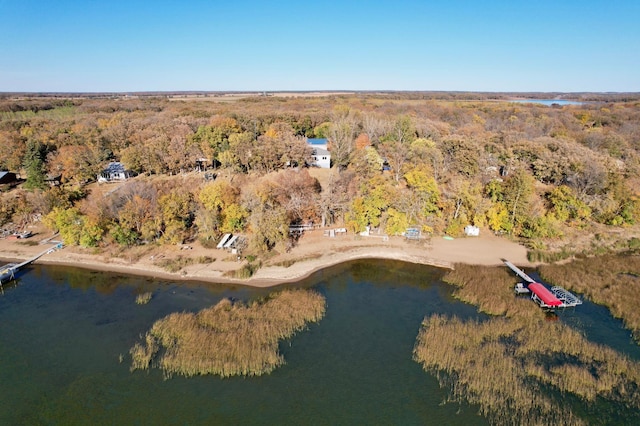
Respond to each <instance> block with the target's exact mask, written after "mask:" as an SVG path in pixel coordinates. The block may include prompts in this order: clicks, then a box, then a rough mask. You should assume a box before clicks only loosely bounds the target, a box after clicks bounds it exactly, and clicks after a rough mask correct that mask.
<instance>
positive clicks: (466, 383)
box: [414, 265, 640, 425]
mask: <svg viewBox="0 0 640 426" xmlns="http://www.w3.org/2000/svg"><path fill="white" fill-rule="evenodd" d="M446 279H447V281H448V282H451V283H453V284H455V285H457V286H458V287H459V288H458V289H457V290H456V293H455V294H456V297H458V298H460V299H462V300H465V301H467V302H470V303H473V304H476V305H478V306H479V307H480V309H481V310H482V311H484V312H487V313H490V314H492V315H502V316H501V317H493V318H490V319H489V320H486V321H466V322H465V321H462V320H460V319H458V318H456V317H453V318H448V317H446V316H441V315H433V316H431V317H429V318H425V320H424V322H423V324H422V328H421V330H420V332H419V335H418V338H417V341H416V345H415V348H414V359H415V360H416V361H417V362H419V363H421V364H422V365H423V367H424V368H425V370H427V371H431V372H434V373H436V374H437V376H438V379H439V381H440V384H441V386H449V387H450V388H451V397H452V398H453V399H454V400H462V399H465V400H467V401H469V402H470V403H472V404H478V405H479V406H480V412H481V414H483V415H485V416H486V417H487V418H488V419H489V420H490V421H491V422H492V423H494V424H532V425H533V424H550V425H551V424H582V423H584V422H583V421H582V419H581V418H580V417H579V416H578V415H577V414H576V413H574V412H571V411H570V410H568V409H567V407H566V406H565V404H562V402H561V401H558V400H557V399H556V398H554V397H552V395H553V393H552V392H548V390H549V389H550V388H551V389H555V390H557V391H558V392H560V394H561V395H563V397H565V396H569V395H571V396H572V397H575V398H578V399H581V400H582V401H583V402H584V403H593V402H594V401H595V400H596V399H604V400H609V401H611V402H613V403H620V404H623V405H625V406H627V407H633V408H640V393H639V392H638V390H639V389H640V364H639V363H637V362H633V361H631V360H629V359H628V358H627V357H625V356H623V355H621V354H619V353H618V352H616V351H614V350H612V349H610V348H608V347H605V346H602V345H598V344H595V343H592V342H589V341H588V340H587V339H586V338H585V337H584V336H583V335H582V334H580V333H579V332H578V331H576V330H574V329H572V328H571V327H569V326H567V325H565V324H563V323H561V322H550V321H545V314H544V312H542V311H541V310H540V309H539V308H538V307H537V306H536V305H535V304H533V303H531V302H530V301H528V300H525V299H514V296H513V293H512V292H511V285H512V284H513V281H514V280H513V279H511V282H510V283H509V280H508V274H507V273H506V272H505V271H504V269H503V268H500V269H499V268H490V267H478V266H473V267H472V266H464V265H459V266H458V267H457V268H456V270H455V271H453V272H451V273H449V274H448V275H447V277H446ZM507 293H510V296H509V297H510V300H508V301H507V300H506V294H507Z"/></svg>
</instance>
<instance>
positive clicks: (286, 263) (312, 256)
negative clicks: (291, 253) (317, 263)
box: [272, 253, 322, 268]
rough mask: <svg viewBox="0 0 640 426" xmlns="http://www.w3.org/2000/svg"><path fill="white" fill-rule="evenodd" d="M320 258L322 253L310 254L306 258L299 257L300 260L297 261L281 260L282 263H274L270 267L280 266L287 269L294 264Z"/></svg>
mask: <svg viewBox="0 0 640 426" xmlns="http://www.w3.org/2000/svg"><path fill="white" fill-rule="evenodd" d="M321 257H322V253H318V254H310V255H308V256H305V257H300V258H297V259H289V260H283V261H282V262H278V263H274V264H273V265H272V266H281V267H283V268H289V267H291V266H293V265H295V264H296V263H299V262H305V261H308V260H315V259H320V258H321Z"/></svg>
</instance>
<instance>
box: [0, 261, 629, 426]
mask: <svg viewBox="0 0 640 426" xmlns="http://www.w3.org/2000/svg"><path fill="white" fill-rule="evenodd" d="M443 274H444V271H442V270H439V269H437V268H431V267H424V266H418V265H410V264H406V263H401V262H393V261H379V260H365V261H356V262H351V263H347V264H343V265H339V266H335V267H332V268H328V269H326V270H324V271H320V272H318V273H316V274H314V275H313V276H311V277H310V278H308V279H306V280H303V281H301V282H300V283H298V284H296V286H298V287H305V288H313V289H315V290H316V291H318V292H319V293H321V294H323V295H324V296H325V297H326V301H327V311H326V315H325V317H324V318H323V319H322V320H321V321H320V322H319V323H318V324H312V325H310V326H309V328H308V330H305V331H302V332H300V333H299V334H297V335H296V336H294V337H293V338H292V339H291V340H289V341H286V342H283V343H282V344H281V353H282V354H283V355H284V358H285V360H286V364H285V365H284V366H282V367H280V368H278V369H277V370H276V371H274V372H273V373H272V374H271V375H268V376H263V377H257V378H230V379H220V378H218V377H217V376H204V377H196V378H189V379H187V378H182V377H174V378H172V379H169V380H164V379H163V377H162V373H161V372H160V371H158V370H156V369H152V370H150V371H149V372H141V371H136V372H133V373H131V372H130V371H129V366H130V358H129V357H128V350H129V348H130V347H131V346H133V344H134V343H135V342H137V341H139V339H140V335H141V334H144V333H145V332H146V331H147V330H148V329H149V328H150V327H151V325H152V324H153V322H154V321H156V320H157V319H159V318H162V317H164V316H165V315H167V314H169V313H171V312H179V311H197V310H200V309H202V308H204V307H208V306H211V305H213V304H215V303H216V302H217V301H219V300H220V299H222V298H225V297H234V298H239V299H243V300H249V299H253V298H257V297H261V296H264V295H265V294H267V293H269V292H271V291H273V290H269V289H251V288H246V287H241V286H235V287H234V286H223V285H211V284H184V283H180V284H175V283H171V282H163V281H157V280H151V279H145V278H140V277H130V276H118V275H113V274H105V273H98V272H89V271H83V270H78V269H73V268H63V267H42V266H37V265H36V266H33V267H31V268H30V269H29V271H28V272H27V273H26V274H24V275H23V276H22V278H21V279H20V282H19V283H18V284H17V285H15V286H12V287H9V288H5V291H4V294H3V295H2V296H0V391H1V395H2V396H1V398H2V407H3V409H2V410H0V424H2V425H15V424H29V425H33V424H60V425H72V424H83V425H84V424H92V425H98V424H109V425H113V424H123V425H124V424H126V425H129V424H134V425H135V424H140V425H142V424H145V425H146V424H158V425H162V424H171V425H172V424H180V425H183V424H190V425H194V424H195V425H199V424H206V425H212V424H243V425H244V424H249V425H251V424H256V425H257V424H268V425H271V424H282V425H304V424H313V425H324V424H326V425H341V424H376V425H380V424H402V425H442V424H448V425H482V424H487V421H486V419H484V418H483V417H480V416H479V415H478V414H477V412H478V408H477V407H475V406H469V405H466V404H458V403H443V402H444V401H445V400H446V397H447V394H448V390H447V389H441V388H440V387H439V385H438V382H437V380H436V378H435V377H434V376H433V375H431V374H429V373H427V372H425V371H423V370H422V368H421V366H420V365H419V364H417V363H416V362H414V361H412V350H413V346H414V343H415V339H416V336H417V334H418V330H419V328H420V324H421V321H422V320H423V318H424V317H425V316H429V315H431V314H433V313H445V314H448V315H457V316H459V317H462V318H479V317H482V316H481V315H480V314H478V313H477V312H476V308H475V307H474V306H470V305H466V304H463V303H460V302H458V301H456V300H454V299H453V298H452V297H451V291H452V288H451V287H450V286H448V285H446V284H444V283H442V282H441V277H442V275H443ZM145 291H152V292H153V298H152V300H151V301H150V302H149V303H148V304H147V305H136V304H135V296H136V294H139V293H142V292H145ZM560 320H562V321H567V322H569V323H570V324H572V325H573V326H575V327H577V328H580V329H581V330H584V331H585V334H586V335H587V336H588V337H589V338H590V339H592V340H595V341H600V340H601V341H603V342H607V343H608V344H611V345H612V346H613V347H615V348H616V349H617V350H621V351H624V352H625V353H627V354H628V355H629V356H631V357H632V358H634V359H640V350H639V347H638V346H637V345H635V344H633V343H632V342H631V341H630V339H629V333H628V331H627V330H624V329H623V328H622V327H621V325H620V322H619V321H617V320H615V319H613V318H611V316H610V315H608V312H607V311H606V310H605V309H603V308H600V307H597V306H594V305H592V304H589V303H585V304H584V305H583V306H582V307H581V308H580V309H576V310H571V311H566V313H565V314H563V315H562V316H561V318H560ZM121 356H122V357H123V358H124V360H123V361H122V362H120V357H121ZM576 404H577V408H578V411H580V412H586V413H587V414H586V415H587V416H591V417H592V418H594V419H595V418H597V419H598V422H602V421H603V420H604V422H605V423H606V422H607V420H612V419H613V420H616V421H620V419H623V420H624V421H623V422H622V423H624V422H625V421H627V420H629V419H631V420H632V422H635V421H640V415H638V414H637V413H636V414H635V417H634V414H632V413H631V414H630V413H627V412H622V413H621V414H618V413H615V412H613V413H612V412H609V411H611V410H612V408H611V407H609V406H607V407H608V408H606V409H605V411H606V412H603V413H596V414H594V412H593V410H592V409H591V410H590V409H588V408H585V407H583V406H582V405H583V404H581V403H579V402H577V403H576ZM614 408H615V410H618V408H619V407H614ZM596 415H597V416H598V417H596Z"/></svg>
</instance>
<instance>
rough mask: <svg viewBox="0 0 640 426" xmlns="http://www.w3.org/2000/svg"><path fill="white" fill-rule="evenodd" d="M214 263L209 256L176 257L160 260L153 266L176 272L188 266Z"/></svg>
mask: <svg viewBox="0 0 640 426" xmlns="http://www.w3.org/2000/svg"><path fill="white" fill-rule="evenodd" d="M213 262H215V259H214V258H212V257H209V256H198V257H183V256H177V257H174V258H169V259H162V260H159V261H157V262H155V265H157V266H160V267H161V268H164V269H166V270H167V271H169V272H178V271H180V270H182V269H183V268H186V267H187V266H189V265H196V264H209V263H213Z"/></svg>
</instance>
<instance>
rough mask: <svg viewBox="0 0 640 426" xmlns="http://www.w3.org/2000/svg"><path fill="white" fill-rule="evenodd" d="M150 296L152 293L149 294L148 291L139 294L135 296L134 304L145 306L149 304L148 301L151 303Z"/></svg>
mask: <svg viewBox="0 0 640 426" xmlns="http://www.w3.org/2000/svg"><path fill="white" fill-rule="evenodd" d="M152 296H153V293H151V292H150V291H147V292H144V293H142V294H139V295H137V296H136V304H138V305H146V304H147V303H149V301H151V297H152Z"/></svg>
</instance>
